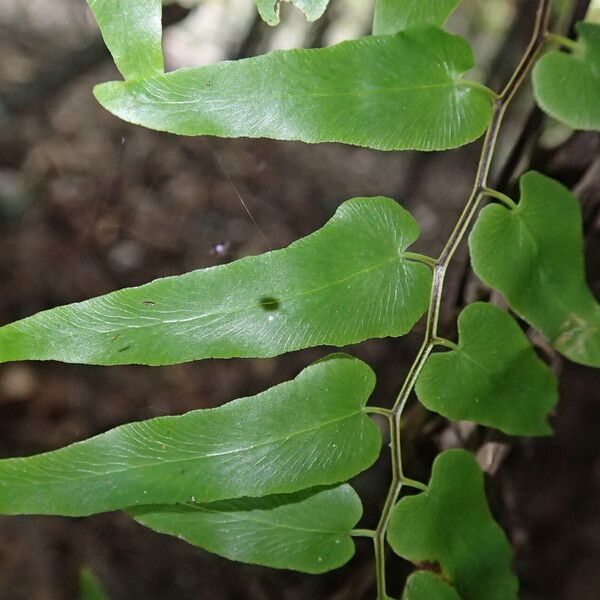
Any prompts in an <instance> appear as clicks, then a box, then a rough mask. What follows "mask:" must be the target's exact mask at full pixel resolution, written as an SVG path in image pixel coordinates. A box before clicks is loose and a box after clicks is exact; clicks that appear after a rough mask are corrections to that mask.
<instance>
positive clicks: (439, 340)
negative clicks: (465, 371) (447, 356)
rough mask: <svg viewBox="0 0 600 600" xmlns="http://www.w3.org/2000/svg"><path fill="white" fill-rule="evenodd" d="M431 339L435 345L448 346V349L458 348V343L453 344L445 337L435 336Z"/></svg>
mask: <svg viewBox="0 0 600 600" xmlns="http://www.w3.org/2000/svg"><path fill="white" fill-rule="evenodd" d="M432 341H433V344H434V345H435V346H444V347H446V348H450V350H458V344H455V343H454V342H451V341H450V340H447V339H446V338H441V337H436V338H434V339H433V340H432Z"/></svg>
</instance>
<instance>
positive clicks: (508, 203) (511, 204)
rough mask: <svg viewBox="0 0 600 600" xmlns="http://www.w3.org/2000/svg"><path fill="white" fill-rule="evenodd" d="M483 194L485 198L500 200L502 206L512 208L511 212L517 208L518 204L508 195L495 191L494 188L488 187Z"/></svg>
mask: <svg viewBox="0 0 600 600" xmlns="http://www.w3.org/2000/svg"><path fill="white" fill-rule="evenodd" d="M483 193H484V195H485V196H490V197H492V198H495V199H496V200H499V201H500V202H502V204H504V205H505V206H506V207H507V208H510V209H511V210H513V209H515V208H517V204H516V203H515V201H514V200H513V199H512V198H511V197H510V196H507V195H506V194H503V193H502V192H499V191H498V190H493V189H492V188H488V187H486V188H485V189H484V190H483Z"/></svg>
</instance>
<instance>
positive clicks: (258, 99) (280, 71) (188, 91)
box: [94, 27, 492, 150]
mask: <svg viewBox="0 0 600 600" xmlns="http://www.w3.org/2000/svg"><path fill="white" fill-rule="evenodd" d="M473 64H474V59H473V54H472V51H471V49H470V47H469V46H468V44H467V43H466V41H465V40H463V39H461V38H459V37H457V36H452V35H450V34H448V33H445V32H443V31H441V30H438V29H436V28H434V27H423V28H415V29H412V30H410V31H408V32H404V33H400V34H398V35H396V36H379V37H365V38H361V39H359V40H351V41H347V42H342V43H341V44H338V45H336V46H331V47H329V48H319V49H311V50H302V49H301V50H284V51H276V52H271V53H269V54H265V55H263V56H258V57H255V58H249V59H244V60H240V61H229V62H223V63H219V64H217V65H209V66H206V67H200V68H194V69H182V70H179V71H175V72H173V73H168V74H166V75H161V76H156V77H152V78H148V79H142V80H137V81H126V82H111V83H105V84H101V85H100V86H97V87H96V88H95V89H94V93H95V95H96V98H97V99H98V101H99V102H100V104H102V105H103V106H104V107H105V108H106V109H107V110H108V111H110V112H112V113H113V114H114V115H116V116H118V117H120V118H121V119H124V120H125V121H129V122H131V123H135V124H138V125H143V126H144V127H149V128H151V129H158V130H160V131H169V132H171V133H176V134H180V135H216V136H220V137H242V136H246V137H255V138H256V137H269V138H274V139H281V140H300V141H304V142H308V143H319V142H343V143H348V144H355V145H358V146H365V147H369V148H375V149H380V150H402V149H417V150H441V149H445V148H453V147H457V146H460V145H462V144H465V143H468V142H470V141H473V140H475V139H477V138H478V137H480V136H481V134H482V133H483V132H484V131H485V129H486V127H487V125H488V124H489V121H490V119H491V114H492V101H491V96H490V95H489V93H486V90H485V88H482V87H481V86H472V85H471V84H470V83H469V82H465V81H463V80H462V79H460V77H461V75H462V74H463V73H465V72H466V71H467V70H469V69H470V68H471V67H472V66H473ZM374 114H377V115H378V119H377V120H375V121H373V119H372V115H374Z"/></svg>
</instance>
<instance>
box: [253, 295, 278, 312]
mask: <svg viewBox="0 0 600 600" xmlns="http://www.w3.org/2000/svg"><path fill="white" fill-rule="evenodd" d="M258 304H259V305H260V307H261V308H262V309H263V310H266V311H268V312H271V311H273V310H279V309H280V308H281V302H280V301H279V300H277V298H273V297H272V296H263V297H262V298H261V299H260V300H259V301H258Z"/></svg>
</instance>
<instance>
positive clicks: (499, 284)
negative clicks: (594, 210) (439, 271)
mask: <svg viewBox="0 0 600 600" xmlns="http://www.w3.org/2000/svg"><path fill="white" fill-rule="evenodd" d="M469 245H470V248H471V259H472V263H473V269H474V270H475V273H476V274H477V275H478V277H479V278H480V279H481V280H482V281H483V282H484V283H486V284H487V285H489V286H490V287H493V288H495V289H497V290H499V291H500V292H502V294H504V296H505V297H506V299H507V300H508V302H509V304H510V306H511V307H512V308H513V310H514V311H515V312H517V313H518V314H519V315H520V316H521V317H523V318H524V319H525V320H526V321H528V322H529V323H531V324H532V325H533V326H534V327H536V328H537V329H539V330H540V331H541V332H542V333H543V334H544V335H545V336H546V337H547V338H548V339H549V340H550V341H551V343H552V345H553V346H554V347H555V348H556V349H557V350H558V351H559V352H561V353H562V354H564V355H565V356H566V357H567V358H569V359H571V360H572V361H574V362H577V363H581V364H584V365H591V366H596V367H598V366H600V305H599V304H598V302H597V301H596V300H595V298H594V296H593V294H592V292H591V291H590V289H589V287H588V286H587V283H586V278H585V268H584V259H583V234H582V219H581V207H580V205H579V202H578V201H577V198H575V196H573V195H572V194H571V193H570V192H569V190H567V188H565V187H564V186H562V185H561V184H560V183H558V182H557V181H554V180H552V179H550V178H548V177H545V176H544V175H541V174H540V173H536V172H530V173H527V174H526V175H524V176H523V177H522V178H521V201H520V202H519V204H518V205H517V207H516V208H515V209H513V210H510V209H508V208H505V207H504V206H500V205H498V204H492V205H490V206H487V207H486V208H484V209H483V211H481V214H480V216H479V219H478V221H477V223H476V225H475V228H474V229H473V232H472V233H471V236H470V239H469Z"/></svg>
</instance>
